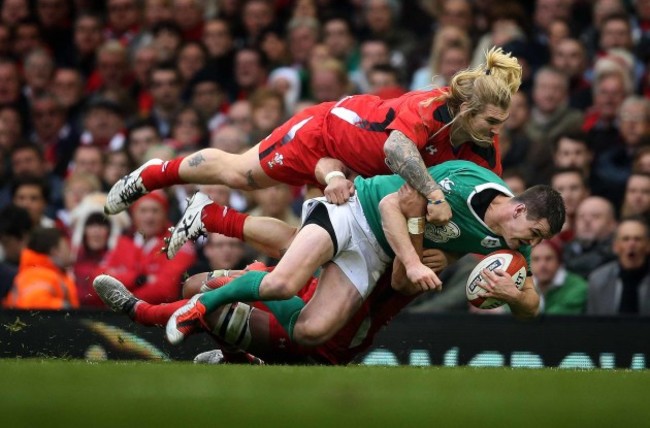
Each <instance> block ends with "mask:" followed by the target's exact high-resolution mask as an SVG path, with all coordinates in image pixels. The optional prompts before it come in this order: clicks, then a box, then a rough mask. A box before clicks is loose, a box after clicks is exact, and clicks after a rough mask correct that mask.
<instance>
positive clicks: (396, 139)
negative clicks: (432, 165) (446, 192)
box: [384, 131, 437, 196]
mask: <svg viewBox="0 0 650 428" xmlns="http://www.w3.org/2000/svg"><path fill="white" fill-rule="evenodd" d="M384 151H385V153H386V163H387V164H388V167H389V168H390V169H391V170H392V171H393V172H394V173H396V174H399V175H400V176H401V177H402V178H403V179H404V180H406V182H407V183H408V184H410V185H411V187H413V188H414V189H415V190H417V191H418V192H420V193H421V194H422V195H424V196H427V195H428V194H429V193H431V192H433V191H434V190H436V188H437V184H436V182H435V180H434V179H433V178H432V177H431V175H430V174H429V171H427V167H426V165H424V161H423V160H422V155H420V152H419V151H418V148H417V147H416V146H415V144H414V143H413V141H411V140H410V139H409V138H408V137H407V136H406V135H404V134H402V133H401V132H399V131H393V132H391V133H390V135H389V136H388V139H387V140H386V144H385V145H384Z"/></svg>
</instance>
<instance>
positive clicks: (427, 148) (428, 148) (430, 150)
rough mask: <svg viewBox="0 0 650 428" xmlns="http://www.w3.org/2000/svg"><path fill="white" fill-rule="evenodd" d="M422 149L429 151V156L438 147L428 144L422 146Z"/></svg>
mask: <svg viewBox="0 0 650 428" xmlns="http://www.w3.org/2000/svg"><path fill="white" fill-rule="evenodd" d="M424 150H425V151H426V152H427V153H429V155H430V156H433V155H435V154H436V153H437V152H438V149H437V148H436V147H433V144H429V145H428V146H426V147H425V148H424Z"/></svg>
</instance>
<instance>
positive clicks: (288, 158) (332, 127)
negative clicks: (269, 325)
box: [104, 48, 521, 255]
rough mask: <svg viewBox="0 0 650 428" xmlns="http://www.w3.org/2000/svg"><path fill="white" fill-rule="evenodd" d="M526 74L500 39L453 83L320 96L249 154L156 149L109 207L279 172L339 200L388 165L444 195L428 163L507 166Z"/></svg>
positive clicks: (419, 186) (426, 191) (272, 177)
mask: <svg viewBox="0 0 650 428" xmlns="http://www.w3.org/2000/svg"><path fill="white" fill-rule="evenodd" d="M520 83H521V66H520V65H519V63H518V62H517V60H516V58H513V57H511V56H510V55H509V54H505V53H504V52H503V51H502V50H501V49H500V48H493V49H491V50H490V51H489V52H487V54H486V59H485V63H484V64H482V65H481V66H479V67H477V68H474V69H467V70H462V71H460V72H458V73H457V74H456V75H455V76H454V77H453V79H452V81H451V83H450V86H449V87H445V88H441V89H436V90H433V91H414V92H410V93H407V94H405V95H403V96H402V97H399V98H396V99H392V100H381V99H380V98H378V97H375V96H373V95H356V96H351V97H347V98H344V99H342V100H340V101H338V102H329V103H323V104H319V105H317V106H314V107H311V108H308V109H306V110H305V111H303V112H301V113H299V114H297V115H296V116H294V117H293V118H292V119H290V120H289V121H288V122H286V123H285V124H283V125H281V126H280V127H278V128H277V129H276V130H275V131H273V132H272V133H271V134H270V135H269V136H268V137H267V138H265V139H264V140H262V141H261V142H260V143H258V144H257V145H256V146H255V147H253V148H252V149H250V150H248V151H247V152H245V153H243V154H230V153H226V152H223V151H220V150H218V149H204V150H200V151H198V152H196V153H194V154H191V155H188V156H186V157H180V158H177V159H174V160H171V161H168V162H163V161H162V160H160V159H152V160H150V161H148V162H147V163H145V164H144V165H142V166H141V167H140V168H138V169H136V170H135V171H133V172H131V173H129V174H127V175H126V176H125V177H123V178H122V179H121V180H119V181H118V182H117V183H116V184H115V185H114V186H113V188H112V189H111V190H110V192H109V194H108V198H107V202H106V205H105V207H104V211H105V212H106V213H107V214H115V213H118V212H120V211H123V210H125V209H126V208H127V207H128V206H129V205H130V204H132V203H133V202H134V201H135V200H136V199H138V198H139V197H140V196H142V195H143V194H146V193H148V192H150V191H152V190H155V189H159V188H163V187H167V186H171V185H175V184H181V183H198V184H225V185H227V186H230V187H232V188H236V189H243V190H253V189H258V188H264V187H270V186H273V185H275V184H278V183H281V182H282V183H287V184H294V185H303V184H311V185H316V186H319V187H320V188H322V189H324V194H325V196H326V198H327V200H328V202H331V203H337V204H339V203H343V202H345V201H347V199H348V198H349V197H350V195H351V194H353V192H354V186H353V184H352V181H351V178H353V177H354V175H357V174H359V175H362V176H364V177H369V176H374V175H381V174H388V173H391V172H394V173H397V174H399V175H401V176H402V178H404V179H405V180H406V182H407V183H409V184H410V185H411V186H412V187H413V188H414V189H415V190H417V191H418V192H419V193H420V194H422V195H423V196H425V197H426V198H428V199H429V200H432V201H440V202H443V201H444V199H445V197H444V193H443V192H442V190H441V188H440V186H439V185H438V184H437V183H436V182H435V180H433V179H432V178H431V176H430V175H429V174H427V171H426V168H427V166H431V165H436V164H438V163H441V162H444V161H447V160H454V159H463V160H470V161H473V162H476V163H477V164H479V165H481V166H484V167H487V168H489V169H492V170H493V171H494V172H496V173H497V174H500V173H501V161H500V153H499V147H498V134H499V131H500V128H501V126H502V125H503V123H504V122H505V120H506V119H507V117H508V109H509V107H510V100H511V97H512V95H513V94H514V93H515V92H516V91H517V89H518V88H519V85H520ZM465 143H469V144H465ZM427 210H428V213H427V220H429V221H431V222H433V223H435V224H444V223H446V222H448V221H449V219H450V218H451V210H450V209H449V207H448V206H447V205H446V204H444V203H438V204H431V205H429V206H428V208H427ZM204 214H205V215H206V216H207V215H210V213H204ZM202 217H204V216H203V215H201V216H193V217H192V218H193V219H197V218H198V219H199V220H200V219H201V218H202ZM195 223H197V224H196V225H194V224H192V225H189V226H191V227H189V228H178V227H177V228H176V229H175V230H176V232H175V233H185V234H190V238H193V237H196V236H194V235H196V234H198V233H199V230H200V224H198V223H200V221H196V220H195ZM168 255H169V254H168Z"/></svg>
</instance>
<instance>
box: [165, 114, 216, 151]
mask: <svg viewBox="0 0 650 428" xmlns="http://www.w3.org/2000/svg"><path fill="white" fill-rule="evenodd" d="M207 133H208V130H207V127H206V125H205V122H204V121H203V118H202V117H201V114H200V113H199V112H198V110H196V109H195V108H194V107H191V106H186V107H183V108H182V109H180V110H179V111H178V113H177V114H176V115H175V116H174V119H173V121H172V127H171V138H172V139H173V140H174V141H175V144H176V145H177V146H176V149H177V150H179V151H183V150H186V149H193V150H196V149H198V148H199V147H200V146H201V145H203V143H204V142H205V139H206V138H207Z"/></svg>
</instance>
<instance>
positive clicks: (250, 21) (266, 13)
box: [242, 0, 275, 40]
mask: <svg viewBox="0 0 650 428" xmlns="http://www.w3.org/2000/svg"><path fill="white" fill-rule="evenodd" d="M274 20H275V8H274V5H273V2H271V1H269V0H248V1H246V2H245V3H244V6H243V8H242V23H243V24H244V31H246V34H247V36H248V37H249V38H250V39H251V40H256V39H257V37H258V36H259V35H260V34H261V32H262V31H263V30H264V29H266V28H268V27H269V26H271V24H272V23H273V21H274Z"/></svg>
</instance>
